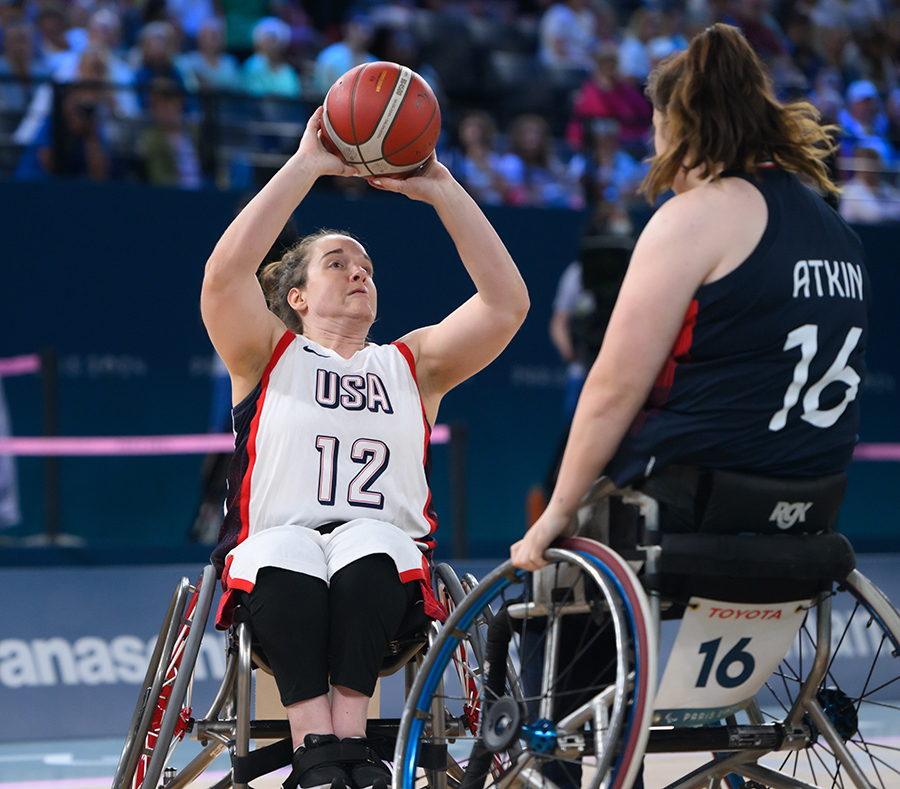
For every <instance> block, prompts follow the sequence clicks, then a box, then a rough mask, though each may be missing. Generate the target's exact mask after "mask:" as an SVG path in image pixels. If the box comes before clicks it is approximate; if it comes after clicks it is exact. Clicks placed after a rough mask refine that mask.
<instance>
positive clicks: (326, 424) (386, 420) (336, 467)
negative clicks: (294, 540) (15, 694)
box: [241, 336, 437, 539]
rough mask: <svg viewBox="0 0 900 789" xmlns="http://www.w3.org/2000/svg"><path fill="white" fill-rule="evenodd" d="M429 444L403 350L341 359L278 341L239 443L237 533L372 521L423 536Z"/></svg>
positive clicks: (429, 519) (302, 342)
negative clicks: (243, 447) (243, 453)
mask: <svg viewBox="0 0 900 789" xmlns="http://www.w3.org/2000/svg"><path fill="white" fill-rule="evenodd" d="M401 348H402V350H401ZM404 353H405V354H407V355H408V358H407V356H405V355H404ZM428 439H429V430H428V427H427V424H426V422H425V416H424V411H423V407H422V401H421V398H420V396H419V390H418V387H417V385H416V380H415V377H414V373H413V367H412V357H411V355H409V351H408V349H406V347H405V346H402V345H399V346H398V345H369V346H366V347H365V348H364V349H363V350H361V351H358V352H357V353H355V354H354V355H353V356H352V357H351V358H350V359H343V358H342V357H340V356H338V355H337V354H336V353H334V352H333V351H331V350H329V349H328V348H324V347H323V346H321V345H319V344H318V343H315V342H313V341H311V340H308V339H307V338H305V337H302V336H301V337H295V338H293V339H290V338H289V337H286V338H285V339H283V341H282V343H279V346H278V348H277V349H276V351H275V355H273V358H272V361H271V362H270V365H269V368H268V371H267V374H266V376H264V378H263V386H262V391H261V393H260V397H259V401H258V403H257V409H256V415H255V417H254V419H253V423H252V426H251V432H250V437H249V440H248V445H247V450H248V466H247V472H246V474H245V476H244V479H243V481H242V491H241V500H242V509H244V508H246V509H244V512H245V513H246V515H247V516H248V517H247V519H246V521H245V522H244V524H243V526H244V528H245V529H248V531H247V532H245V534H249V535H253V534H255V533H257V532H259V531H261V530H263V529H267V528H271V527H273V526H283V525H289V524H292V525H299V526H307V527H312V528H315V527H317V526H321V525H323V524H326V523H332V522H335V521H341V522H343V521H351V520H354V519H357V518H375V519H377V520H381V521H386V522H388V523H391V524H393V525H394V526H397V527H398V528H400V529H402V530H403V531H404V532H406V533H407V534H409V535H410V536H411V537H413V538H414V539H416V538H418V539H421V538H423V537H427V536H428V535H429V534H431V532H432V531H434V529H435V528H436V526H437V524H436V522H435V520H434V517H433V514H432V513H431V496H430V492H429V489H428V481H427V478H426V469H425V465H426V456H427V448H428V447H427V443H428ZM242 514H243V513H242ZM242 520H243V519H242Z"/></svg>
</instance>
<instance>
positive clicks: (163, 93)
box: [138, 78, 203, 189]
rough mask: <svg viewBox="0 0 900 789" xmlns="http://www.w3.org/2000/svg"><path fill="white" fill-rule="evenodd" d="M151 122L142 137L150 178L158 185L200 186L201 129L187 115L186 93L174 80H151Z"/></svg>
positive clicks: (143, 158) (142, 153)
mask: <svg viewBox="0 0 900 789" xmlns="http://www.w3.org/2000/svg"><path fill="white" fill-rule="evenodd" d="M148 106H149V110H150V125H149V126H148V127H147V128H146V129H145V130H144V132H143V133H142V134H141V137H140V139H139V140H138V155H139V156H140V158H141V162H142V164H143V169H144V173H145V175H146V177H147V180H148V181H150V183H152V184H156V185H157V186H178V187H181V188H182V189H198V188H199V187H200V186H201V185H202V183H203V179H202V175H201V172H200V157H199V154H198V149H197V142H198V140H197V136H198V134H197V129H196V128H194V127H191V126H189V125H188V123H187V122H186V121H185V117H184V92H183V91H182V89H181V87H179V85H177V84H176V83H175V82H172V81H171V80H167V79H163V78H158V79H155V80H154V81H153V82H152V83H150V93H149V96H148Z"/></svg>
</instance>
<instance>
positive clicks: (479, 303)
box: [201, 108, 529, 789]
mask: <svg viewBox="0 0 900 789" xmlns="http://www.w3.org/2000/svg"><path fill="white" fill-rule="evenodd" d="M321 118H322V110H321V108H320V109H318V110H317V111H316V112H315V113H314V114H313V116H312V118H311V119H310V121H309V123H308V124H307V127H306V130H305V133H304V135H303V139H302V140H301V142H300V146H299V149H298V151H297V153H296V154H294V156H292V157H291V159H290V160H289V161H288V162H287V164H285V165H284V167H282V169H281V170H280V171H279V172H278V173H276V175H275V176H274V177H273V178H272V180H271V181H270V182H269V183H268V184H267V185H266V186H265V188H264V189H263V190H262V191H261V192H260V193H259V194H258V195H257V196H256V197H255V198H254V199H253V201H251V202H250V203H249V204H248V205H247V207H246V208H245V209H244V210H243V211H242V212H241V213H240V215H239V216H238V217H237V218H236V219H235V220H234V222H233V223H232V224H231V226H230V227H229V228H228V229H227V230H226V231H225V233H224V235H223V236H222V238H221V239H220V241H219V243H218V244H217V246H216V248H215V250H214V251H213V254H212V256H211V257H210V259H209V262H208V263H207V266H206V275H205V278H204V281H203V292H202V299H201V304H202V311H203V319H204V322H205V324H206V327H207V330H208V331H209V335H210V338H211V339H212V342H213V344H214V345H215V347H216V350H217V351H218V353H219V355H220V356H221V357H222V359H223V361H224V362H225V364H226V366H227V367H228V371H229V373H230V376H231V382H232V397H233V403H234V410H233V416H234V427H235V455H234V460H233V462H232V467H231V469H230V471H229V491H228V501H227V514H226V518H225V522H224V524H223V526H222V529H221V532H220V535H219V544H218V545H217V547H216V549H215V551H214V553H213V562H214V563H215V564H216V566H217V568H218V569H219V572H220V573H221V576H222V583H223V587H224V589H225V594H224V595H223V598H222V603H221V605H220V608H219V615H218V619H217V624H218V625H219V626H220V627H227V626H228V625H229V623H230V621H231V617H232V614H233V609H234V606H235V605H236V604H238V603H240V604H242V605H243V606H245V608H246V610H247V611H248V613H249V616H250V620H251V623H252V626H253V629H254V633H255V634H256V636H257V637H258V638H259V640H260V644H261V646H262V648H263V650H264V652H265V653H266V655H267V657H268V659H269V661H270V663H271V666H272V669H273V672H274V674H275V679H276V682H277V684H278V688H279V692H280V694H281V699H282V703H283V704H284V705H285V707H286V709H287V715H288V720H289V722H290V726H291V735H292V739H293V743H294V747H295V752H294V759H293V770H292V773H291V776H290V778H289V779H288V782H287V784H286V786H288V787H291V786H297V785H299V786H301V787H303V789H312V787H320V786H323V787H328V786H330V787H334V789H341V788H342V787H348V789H368V787H371V786H376V787H379V788H382V787H386V786H387V784H388V783H389V782H390V773H389V772H388V770H387V768H386V767H385V766H384V765H383V764H382V763H381V762H380V761H378V759H377V758H376V757H375V755H374V752H373V751H372V750H371V749H370V748H369V747H368V746H367V744H366V741H365V739H364V738H365V726H366V711H367V707H368V700H369V697H370V696H371V695H372V693H373V691H374V687H375V681H376V679H377V673H378V668H379V667H380V664H381V660H382V658H383V656H384V653H385V650H386V647H387V643H388V641H390V640H391V639H393V638H395V637H396V636H397V635H402V632H403V631H404V630H406V629H409V628H411V627H413V626H415V625H416V624H421V623H422V622H423V621H427V619H428V617H432V618H435V617H437V618H439V617H440V615H441V613H440V608H439V606H437V604H436V603H435V601H434V598H433V596H432V594H431V589H430V585H429V584H430V581H429V577H428V566H427V563H426V555H427V553H428V551H429V549H430V547H431V533H432V532H433V530H434V529H435V527H436V525H437V524H436V521H435V519H434V514H433V509H432V506H431V497H430V493H429V490H428V467H429V465H430V455H429V438H430V426H431V425H433V424H434V422H435V419H436V417H437V411H438V406H439V404H440V401H441V398H442V397H443V395H444V394H445V393H446V392H447V391H449V390H450V389H451V388H453V387H454V386H456V385H457V384H459V383H460V382H462V381H464V380H465V379H467V378H469V377H470V376H471V375H474V374H475V373H476V372H478V371H479V370H480V369H482V368H483V367H484V366H485V365H487V364H489V363H490V362H491V361H492V360H493V359H494V358H496V356H497V355H498V354H499V353H500V352H501V351H502V350H503V349H504V348H505V347H506V345H507V343H508V342H509V341H510V339H511V338H512V336H513V335H514V334H515V332H516V331H517V330H518V328H519V326H520V325H521V324H522V321H523V320H524V319H525V315H526V313H527V311H528V306H529V302H528V294H527V291H526V288H525V284H524V282H523V281H522V278H521V276H520V275H519V272H518V270H517V269H516V266H515V264H514V263H513V261H512V259H511V258H510V256H509V253H508V252H507V251H506V248H505V247H504V245H503V243H502V242H501V240H500V238H499V237H498V236H497V234H496V232H495V231H494V229H493V228H492V227H491V225H490V223H489V222H488V221H487V219H486V218H485V217H484V215H483V214H482V213H481V211H480V210H479V208H478V207H477V205H476V204H475V203H474V202H473V201H472V199H471V198H470V197H469V196H468V195H467V194H466V193H465V191H464V190H463V189H462V187H461V186H460V185H459V184H458V183H457V182H456V181H455V180H454V179H453V178H452V176H451V175H450V174H449V172H448V171H447V169H446V168H445V167H444V166H443V165H441V164H440V163H439V162H438V161H437V159H436V158H434V157H432V159H431V160H429V162H428V163H427V164H426V165H425V167H424V168H423V170H422V171H420V172H419V173H417V174H416V175H415V176H413V177H410V178H407V179H405V180H397V179H391V178H386V177H382V178H380V179H377V180H374V181H372V185H373V186H375V187H376V188H380V189H383V190H386V191H393V192H400V193H402V194H405V195H406V196H407V197H409V198H411V199H414V200H421V201H424V202H426V203H429V204H430V205H432V206H433V207H434V208H435V210H436V211H437V213H438V216H439V217H440V219H441V221H442V222H443V224H444V226H445V227H446V229H447V231H448V232H449V234H450V236H451V238H452V239H453V241H454V243H455V244H456V248H457V251H458V253H459V256H460V258H461V259H462V262H463V264H464V266H465V268H466V271H467V272H468V274H469V276H470V277H471V278H472V281H473V282H474V284H475V286H476V288H477V293H476V294H475V295H474V296H472V298H470V299H469V300H468V301H466V302H465V303H464V304H462V305H461V306H460V307H458V308H457V309H456V310H455V311H454V312H452V313H451V314H450V315H448V316H447V317H446V318H444V319H443V320H442V321H440V322H439V323H436V324H434V325H432V326H427V327H424V328H421V329H418V330H416V331H413V332H410V333H409V334H407V335H406V336H405V337H403V338H401V339H400V340H398V341H397V342H395V343H392V344H391V345H386V346H377V345H372V344H370V343H368V342H367V339H366V338H367V336H368V333H369V330H370V328H371V326H372V323H373V322H374V320H375V315H376V304H377V297H376V289H375V284H374V282H373V278H372V277H373V267H372V261H371V260H370V258H369V255H368V254H367V252H366V250H365V249H364V247H363V246H362V244H360V243H359V241H357V240H356V239H355V238H354V237H353V236H352V235H351V234H349V233H346V232H344V231H333V230H323V231H319V232H318V233H315V234H313V235H311V236H308V237H306V238H305V239H303V240H301V241H300V242H298V243H297V244H296V245H295V246H294V247H292V248H291V249H290V250H288V251H287V252H286V253H285V255H284V257H283V258H282V260H281V261H279V262H277V263H274V264H271V266H270V267H269V268H267V269H265V270H264V271H263V272H262V274H261V275H260V277H259V279H258V278H257V267H258V265H259V262H260V261H261V260H262V259H263V257H264V255H265V253H266V252H267V251H268V249H269V247H270V245H271V244H272V242H273V241H274V239H275V238H276V237H277V236H278V233H279V231H280V230H281V228H282V227H283V226H284V224H285V222H286V221H287V219H288V218H289V217H290V215H291V213H292V212H293V211H294V209H295V208H296V207H297V205H298V204H299V203H300V201H301V200H302V199H303V198H304V197H305V196H306V194H307V193H308V191H309V189H310V187H312V185H313V183H315V181H316V179H317V178H318V177H319V176H321V175H338V176H352V175H356V174H357V173H356V171H355V170H354V169H353V168H351V167H348V166H347V165H345V164H344V163H343V162H342V161H341V160H339V159H338V158H337V157H335V156H332V155H331V154H330V153H328V152H327V151H326V150H325V148H324V147H323V145H322V143H321V141H320V138H319V129H320V124H321ZM329 691H330V696H329Z"/></svg>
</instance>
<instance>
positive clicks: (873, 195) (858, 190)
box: [838, 147, 900, 225]
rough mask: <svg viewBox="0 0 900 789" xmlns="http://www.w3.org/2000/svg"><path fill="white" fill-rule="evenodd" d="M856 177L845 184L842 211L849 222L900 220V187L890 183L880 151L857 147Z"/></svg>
mask: <svg viewBox="0 0 900 789" xmlns="http://www.w3.org/2000/svg"><path fill="white" fill-rule="evenodd" d="M852 166H853V170H854V171H855V172H854V174H853V177H852V178H851V179H850V180H849V181H848V182H847V183H846V184H844V186H843V189H842V192H841V202H840V206H839V209H838V210H839V211H840V213H841V216H842V217H844V219H846V220H847V221H848V222H856V223H858V224H867V225H868V224H875V223H878V222H886V221H891V220H894V221H896V220H898V219H900V189H897V187H896V186H894V185H893V184H890V183H888V182H887V181H886V180H885V178H884V176H883V170H884V163H883V162H882V161H881V157H880V156H879V155H878V151H876V150H874V149H872V148H862V147H860V148H857V149H856V150H855V151H854V153H853V164H852Z"/></svg>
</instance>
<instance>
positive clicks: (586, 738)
mask: <svg viewBox="0 0 900 789" xmlns="http://www.w3.org/2000/svg"><path fill="white" fill-rule="evenodd" d="M577 542H582V543H584V544H583V545H575V546H573V547H575V548H576V550H562V549H551V550H549V551H548V552H547V554H546V556H547V558H548V560H549V561H550V564H549V566H548V567H546V568H544V569H543V570H541V571H540V572H539V573H535V574H533V575H532V574H527V573H522V572H521V571H519V570H517V569H515V568H514V567H512V566H511V564H510V563H509V562H507V563H506V564H504V565H501V566H500V567H498V568H497V569H496V570H494V571H493V572H491V573H490V574H489V575H488V576H487V577H486V578H484V580H483V581H482V582H481V583H480V584H479V585H478V586H477V587H476V588H475V589H473V590H472V591H471V592H470V593H469V594H468V595H467V596H466V598H465V599H464V600H463V601H462V602H461V603H460V604H459V605H457V607H456V608H455V610H454V611H453V613H452V614H451V616H450V618H449V619H448V620H447V622H446V623H445V625H444V627H443V628H442V629H441V631H440V634H439V636H438V638H437V639H436V641H435V643H434V644H433V645H432V647H431V648H430V649H429V651H428V654H427V655H426V657H425V660H424V661H423V663H422V666H421V667H420V670H419V672H418V675H417V677H416V681H415V683H414V685H413V688H412V690H411V692H410V694H409V696H408V699H407V704H406V707H405V709H404V712H403V717H402V718H401V722H400V732H399V736H398V741H397V749H396V751H395V757H394V758H395V765H396V767H395V771H394V787H395V789H401V787H402V789H412V787H414V786H415V785H416V784H417V783H421V782H422V776H423V773H422V771H421V770H418V769H417V765H418V762H419V751H420V747H421V745H422V743H426V742H429V741H430V740H431V739H433V735H432V732H433V731H434V729H435V715H436V714H442V715H443V716H444V721H443V730H444V731H445V734H446V738H447V739H448V740H449V741H450V742H449V746H448V747H449V754H450V759H449V761H450V762H451V764H454V765H456V768H457V770H456V776H452V777H453V778H454V782H455V780H456V779H457V778H458V781H459V785H460V786H461V787H462V788H463V789H485V787H494V786H497V787H504V789H506V787H513V786H529V787H537V786H543V787H547V789H553V788H554V787H557V788H558V789H565V788H567V787H573V788H574V787H579V788H580V787H584V789H597V788H598V787H599V786H600V785H601V783H604V780H606V781H607V783H604V786H608V787H611V789H622V788H623V787H626V786H629V785H630V783H631V781H632V780H633V778H634V775H635V773H636V770H637V768H638V766H639V762H640V757H641V755H642V748H641V747H640V745H639V744H638V746H639V747H638V748H637V750H635V749H634V748H629V744H630V743H631V744H633V743H634V741H635V735H636V733H637V732H638V731H639V730H640V729H641V728H642V727H641V726H640V725H636V719H637V720H638V721H643V720H644V717H645V716H644V708H649V707H650V706H652V692H650V693H648V688H649V683H648V685H647V687H641V678H646V677H648V676H655V668H653V670H652V673H650V672H649V671H648V669H649V668H650V666H649V665H644V666H642V667H640V668H638V664H639V663H640V662H641V661H644V660H645V659H646V656H645V655H644V654H643V653H642V649H644V648H646V646H647V644H646V638H645V637H644V635H642V636H641V637H640V639H639V641H640V643H638V640H636V638H635V627H636V624H635V619H636V617H635V616H634V613H633V611H632V610H631V602H630V600H629V599H628V595H627V594H623V592H622V589H621V586H620V584H619V581H618V579H617V578H615V576H614V574H613V573H611V572H610V570H609V568H608V567H606V565H605V563H604V562H603V561H601V560H600V559H598V558H597V557H595V556H594V555H592V553H588V552H587V551H586V550H584V549H585V548H591V547H592V546H593V545H594V544H593V543H590V541H577ZM626 567H627V565H626ZM627 572H628V573H630V570H627ZM632 579H633V574H632ZM632 579H629V581H628V583H631V580H632ZM634 584H635V585H636V586H637V589H638V590H640V587H639V585H637V582H636V580H635V581H634ZM636 594H641V595H642V594H643V592H642V591H639V592H636ZM644 614H646V609H644V610H643V611H642V612H640V613H639V614H638V616H637V619H640V620H641V626H643V625H644V624H645V623H644V622H643V619H642V617H643V616H644ZM460 649H464V650H467V654H470V655H473V656H478V657H479V658H480V659H479V660H478V661H477V663H476V662H475V661H472V660H468V661H467V667H466V669H465V670H466V671H467V673H466V675H465V677H464V678H463V681H461V678H460V675H459V670H458V669H459V659H458V655H459V650H460ZM482 656H483V658H482ZM438 728H440V722H438ZM643 728H646V727H643ZM632 764H633V765H634V769H632V767H631V766H632ZM449 772H451V771H450V770H448V773H449Z"/></svg>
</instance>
